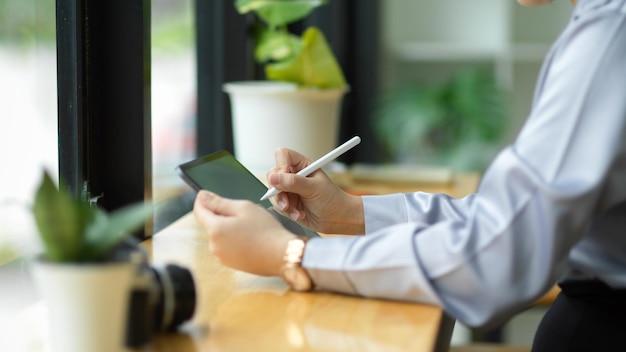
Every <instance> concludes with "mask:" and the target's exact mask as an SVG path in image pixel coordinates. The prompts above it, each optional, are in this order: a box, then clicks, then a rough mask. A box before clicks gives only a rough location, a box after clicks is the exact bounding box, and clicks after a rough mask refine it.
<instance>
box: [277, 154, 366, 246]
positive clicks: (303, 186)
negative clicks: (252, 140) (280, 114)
mask: <svg viewBox="0 0 626 352" xmlns="http://www.w3.org/2000/svg"><path fill="white" fill-rule="evenodd" d="M275 157H276V167H275V168H273V169H272V170H270V172H268V174H267V179H268V182H269V184H270V186H272V187H275V188H276V189H278V190H280V191H282V192H281V193H279V194H278V195H276V196H275V197H272V198H271V199H270V201H271V202H272V204H273V205H274V208H276V210H278V211H279V212H281V213H282V214H283V215H285V216H288V217H290V218H291V219H293V220H295V221H297V222H299V223H300V224H301V225H303V226H305V227H308V228H310V229H313V230H315V231H319V232H323V233H329V234H362V233H364V232H365V225H364V220H363V202H362V200H361V197H358V196H353V195H350V194H347V193H345V192H344V191H343V190H341V189H340V188H339V187H338V186H337V185H335V184H334V183H333V182H332V180H331V179H330V178H329V177H328V176H327V175H326V174H325V173H324V171H322V170H318V171H316V172H314V173H312V174H311V175H309V176H308V177H303V176H299V175H296V173H297V172H298V171H300V170H302V169H304V168H305V167H306V166H307V165H309V164H310V163H311V162H312V161H311V160H310V159H308V158H306V157H305V156H303V155H302V154H299V153H297V152H295V151H293V150H290V149H286V148H280V149H278V150H276V154H275Z"/></svg>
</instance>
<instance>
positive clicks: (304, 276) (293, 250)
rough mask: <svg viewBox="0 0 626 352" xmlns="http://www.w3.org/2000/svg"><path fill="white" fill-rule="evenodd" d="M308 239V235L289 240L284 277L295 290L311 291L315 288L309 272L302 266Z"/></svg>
mask: <svg viewBox="0 0 626 352" xmlns="http://www.w3.org/2000/svg"><path fill="white" fill-rule="evenodd" d="M308 240H309V238H308V237H297V238H294V239H292V240H289V242H287V249H286V250H285V256H284V257H283V259H284V264H283V267H282V268H281V274H282V278H283V280H285V282H287V283H288V284H289V286H291V288H292V289H293V290H295V291H311V290H312V289H313V281H312V280H311V277H310V276H309V273H307V272H306V270H305V269H304V268H303V267H302V257H303V255H304V248H305V247H306V243H307V241H308Z"/></svg>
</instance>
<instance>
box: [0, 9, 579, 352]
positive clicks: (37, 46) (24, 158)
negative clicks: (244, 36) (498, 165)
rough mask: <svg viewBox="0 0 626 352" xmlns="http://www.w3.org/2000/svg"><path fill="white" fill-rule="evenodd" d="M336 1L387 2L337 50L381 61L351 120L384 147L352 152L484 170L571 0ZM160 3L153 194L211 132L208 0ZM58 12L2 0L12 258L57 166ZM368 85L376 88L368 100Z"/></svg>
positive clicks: (334, 36)
mask: <svg viewBox="0 0 626 352" xmlns="http://www.w3.org/2000/svg"><path fill="white" fill-rule="evenodd" d="M222 3H224V4H227V5H228V3H229V2H228V1H227V2H222ZM331 3H332V4H333V5H332V6H334V7H331V8H330V9H323V10H322V9H320V10H318V11H320V14H321V15H320V16H326V15H328V13H329V11H334V10H335V9H338V8H339V9H341V11H339V14H340V15H341V14H346V13H349V12H350V11H351V9H354V10H355V11H357V10H358V7H359V6H360V5H361V4H365V3H367V4H368V5H367V6H369V7H370V8H372V6H374V8H375V9H376V11H374V12H375V14H376V16H378V18H370V19H369V20H371V26H368V25H367V24H365V25H363V26H362V27H361V28H366V29H367V30H368V31H369V32H368V33H367V34H366V35H367V36H373V38H371V39H372V43H375V47H373V48H374V49H373V50H372V51H371V52H370V53H369V54H367V56H363V55H362V56H360V57H359V56H358V55H361V54H360V53H350V54H349V55H351V57H353V58H354V57H357V59H353V60H352V61H350V63H347V62H346V60H345V57H346V55H341V53H340V55H339V60H340V63H341V64H342V65H354V63H355V62H356V63H358V62H359V60H363V62H368V63H369V65H373V66H372V67H375V70H374V71H373V72H375V77H373V79H370V80H369V81H360V80H357V79H354V80H353V81H351V82H350V80H349V83H350V84H351V88H352V91H353V93H352V94H353V96H352V97H351V98H348V101H347V104H348V106H347V107H346V110H347V112H346V113H347V114H354V110H355V109H357V108H354V106H356V107H358V115H359V116H358V118H354V117H351V118H350V119H347V120H346V121H344V123H343V128H344V132H345V133H344V134H350V133H351V132H352V131H355V130H356V131H365V132H362V133H364V134H365V135H366V136H370V137H371V138H370V140H368V141H366V143H367V144H368V146H367V147H363V149H364V150H365V151H367V150H368V149H367V148H369V150H376V151H377V152H376V153H370V154H369V155H371V157H367V156H364V155H365V154H367V153H365V152H364V153H363V154H362V155H360V156H357V158H356V159H355V160H352V161H358V162H367V163H373V164H388V163H393V164H402V163H410V164H425V165H437V166H443V167H446V168H450V169H451V170H455V171H472V172H482V171H484V167H485V166H486V165H487V164H488V163H489V161H490V160H491V159H492V158H493V156H494V155H495V153H496V152H497V150H498V149H499V148H500V147H502V146H503V145H505V144H507V143H510V142H511V141H512V139H513V138H514V136H515V134H516V132H517V131H518V130H519V128H520V127H521V125H522V123H523V121H524V119H525V118H526V116H527V114H528V111H529V108H530V103H531V99H532V91H533V87H534V84H535V79H536V77H537V74H538V72H539V69H540V65H541V61H542V59H543V57H544V55H545V54H546V53H547V51H548V49H549V45H550V43H551V42H552V41H553V40H554V39H555V38H556V36H557V35H558V33H559V32H560V30H561V29H562V28H563V26H564V25H565V24H566V23H567V20H568V18H569V15H570V13H571V5H570V3H569V1H565V0H560V1H555V2H553V3H551V4H549V5H546V6H542V7H538V8H524V7H521V6H519V5H517V4H516V2H515V1H513V0H508V1H502V0H466V1H458V0H420V1H414V0H385V1H375V0H368V1H364V2H362V3H359V2H354V1H349V0H331ZM150 6H151V76H152V78H151V80H152V83H151V96H152V99H151V116H152V141H151V145H152V197H153V198H154V199H156V200H159V199H167V198H169V197H173V196H176V195H178V194H180V193H182V192H185V191H188V189H187V188H186V187H185V186H184V185H183V184H182V182H181V181H180V179H179V178H178V176H177V175H176V174H175V172H174V167H175V166H176V165H178V164H180V163H182V162H185V161H188V160H190V159H192V158H194V157H195V156H196V155H198V154H199V153H200V150H201V149H202V148H199V147H198V145H199V144H202V142H203V141H204V138H200V140H199V137H198V133H197V125H198V124H197V121H198V120H197V116H198V114H197V112H198V94H197V91H198V90H197V82H198V65H197V57H198V55H197V45H196V44H197V37H196V23H195V20H196V15H197V14H196V13H195V11H196V2H194V1H192V0H152V1H151V5H150ZM324 11H326V12H324ZM333 13H334V12H333ZM334 16H336V15H334ZM337 22H339V23H341V22H342V18H341V17H340V18H334V19H333V22H332V23H337ZM55 25H56V24H55V0H21V1H15V0H0V165H2V166H1V168H0V170H1V171H0V224H2V226H0V264H2V263H5V262H8V261H10V260H12V259H14V258H16V257H19V256H20V255H23V254H26V253H32V252H33V251H35V250H36V249H37V246H38V244H37V243H36V241H35V236H34V235H33V234H34V227H33V225H32V219H31V216H30V212H29V207H30V202H31V200H32V198H33V194H34V190H35V188H36V187H37V185H38V183H39V181H40V175H41V169H42V168H46V169H48V170H49V171H50V172H51V173H52V174H53V175H57V176H58V173H59V171H58V160H59V158H58V146H57V143H58V137H57V135H58V131H57V75H56V68H57V62H56V37H55ZM330 28H331V29H332V28H334V27H332V26H331V27H330ZM331 32H333V33H330V34H329V35H328V36H329V41H330V42H331V44H332V45H333V47H335V48H337V47H341V46H345V45H343V44H345V43H343V42H342V40H347V39H346V37H344V36H342V34H341V31H340V30H339V31H332V30H331ZM361 38H362V37H361ZM361 41H362V42H363V43H365V44H363V45H366V44H367V43H366V41H364V40H363V39H361ZM211 43H214V41H213V42H211ZM227 44H228V45H230V46H237V45H241V46H245V45H246V44H245V43H227ZM347 47H349V46H347ZM344 50H345V49H344ZM344 69H347V70H348V71H349V72H354V71H355V68H354V67H352V66H350V67H345V66H344ZM348 76H349V77H348V78H350V77H351V76H350V74H349V75H348ZM352 77H353V76H352ZM363 82H365V83H363ZM368 82H369V83H368ZM368 84H369V86H367V85H368ZM363 91H368V92H369V93H368V94H369V96H370V97H371V98H372V99H371V100H369V101H367V102H363V101H361V102H360V101H358V97H360V96H362V95H359V94H360V92H363ZM355 124H358V128H356V127H355V128H351V126H353V125H355ZM224 133H226V132H224V131H217V132H215V135H214V136H213V137H215V136H221V135H223V134H224ZM206 137H207V138H206V139H211V136H206ZM224 138H226V140H228V139H229V138H228V137H224ZM213 139H215V138H213ZM198 142H201V143H198ZM205 150H206V148H205ZM531 320H532V319H531ZM532 321H533V322H534V320H532ZM531 324H534V323H531ZM514 330H515V329H514ZM522 330H524V329H521V330H519V329H517V331H522ZM528 330H531V329H528ZM533 331H534V330H533ZM531 333H532V332H531ZM461 338H463V337H461ZM518 339H519V340H520V341H526V340H527V339H528V336H521V337H519V338H518Z"/></svg>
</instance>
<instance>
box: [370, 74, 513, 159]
mask: <svg viewBox="0 0 626 352" xmlns="http://www.w3.org/2000/svg"><path fill="white" fill-rule="evenodd" d="M373 126H374V130H375V133H376V135H377V137H378V139H379V140H380V141H381V143H382V144H383V146H384V147H386V149H387V151H388V152H389V153H390V154H391V155H392V156H393V157H394V159H395V161H396V162H417V163H427V164H438V165H445V166H449V167H451V168H453V169H457V170H474V171H481V170H482V169H484V168H485V167H486V165H487V164H488V163H489V161H490V160H491V158H492V157H493V156H494V155H495V152H496V151H497V149H498V148H499V143H500V141H501V139H502V136H503V134H504V132H505V130H506V103H505V100H504V94H503V91H502V89H501V88H500V87H499V86H498V84H497V82H496V81H495V79H494V78H493V77H492V76H491V75H490V74H487V73H485V72H484V71H481V70H478V69H466V70H463V71H461V72H459V73H457V74H455V75H453V76H452V78H451V79H449V80H448V81H445V82H443V83H442V84H440V85H425V84H413V85H410V86H405V87H401V88H399V89H397V90H394V91H392V92H391V93H389V94H388V95H386V96H384V97H382V98H381V99H380V100H379V101H378V102H377V106H376V109H375V113H374V120H373Z"/></svg>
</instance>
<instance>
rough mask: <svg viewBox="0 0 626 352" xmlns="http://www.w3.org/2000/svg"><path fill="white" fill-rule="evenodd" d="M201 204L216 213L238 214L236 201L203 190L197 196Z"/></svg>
mask: <svg viewBox="0 0 626 352" xmlns="http://www.w3.org/2000/svg"><path fill="white" fill-rule="evenodd" d="M196 199H197V201H199V202H200V206H201V207H204V208H206V209H207V210H209V211H211V212H212V213H214V214H216V215H223V216H232V215H234V214H236V209H235V207H236V201H233V200H230V199H226V198H222V197H220V196H219V195H217V194H215V193H212V192H209V191H205V190H202V191H200V192H198V196H197V197H196Z"/></svg>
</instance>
